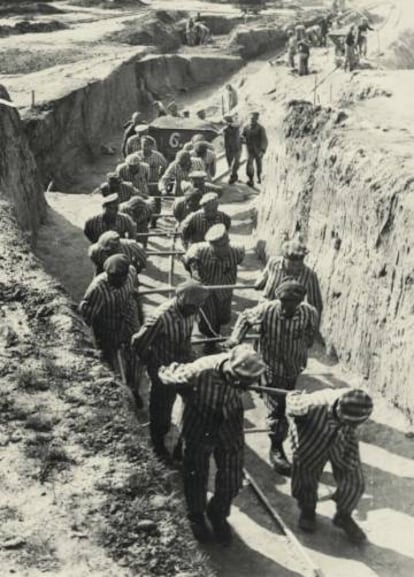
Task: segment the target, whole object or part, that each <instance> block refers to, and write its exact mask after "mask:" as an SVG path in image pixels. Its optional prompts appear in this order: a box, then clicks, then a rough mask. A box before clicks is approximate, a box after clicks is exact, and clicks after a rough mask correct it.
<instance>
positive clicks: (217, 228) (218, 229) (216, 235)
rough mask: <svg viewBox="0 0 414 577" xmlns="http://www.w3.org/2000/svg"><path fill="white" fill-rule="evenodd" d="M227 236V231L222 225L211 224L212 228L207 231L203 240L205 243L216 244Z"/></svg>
mask: <svg viewBox="0 0 414 577" xmlns="http://www.w3.org/2000/svg"><path fill="white" fill-rule="evenodd" d="M225 236H227V229H226V227H225V226H224V224H221V223H220V224H213V226H212V227H210V228H209V229H208V231H207V232H206V234H205V236H204V238H205V240H206V241H207V242H217V241H219V240H222V239H223V238H224V237H225Z"/></svg>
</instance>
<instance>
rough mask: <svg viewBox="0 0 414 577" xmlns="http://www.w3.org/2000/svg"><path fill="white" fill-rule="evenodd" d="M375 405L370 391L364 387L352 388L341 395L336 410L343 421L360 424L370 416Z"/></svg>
mask: <svg viewBox="0 0 414 577" xmlns="http://www.w3.org/2000/svg"><path fill="white" fill-rule="evenodd" d="M373 407H374V405H373V402H372V398H371V397H370V395H368V393H366V392H365V391H363V390H362V389H351V390H350V391H347V392H346V393H344V394H343V395H342V396H341V397H339V399H338V404H337V407H336V411H337V415H338V417H339V419H340V420H341V421H344V422H347V423H349V424H354V425H358V424H360V423H363V422H364V421H366V420H367V419H368V418H369V416H370V415H371V413H372V409H373Z"/></svg>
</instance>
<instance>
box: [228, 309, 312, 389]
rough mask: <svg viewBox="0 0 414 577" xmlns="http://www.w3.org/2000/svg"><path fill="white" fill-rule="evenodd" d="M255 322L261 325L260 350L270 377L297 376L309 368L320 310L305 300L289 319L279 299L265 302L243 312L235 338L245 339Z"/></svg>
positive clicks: (236, 327)
mask: <svg viewBox="0 0 414 577" xmlns="http://www.w3.org/2000/svg"><path fill="white" fill-rule="evenodd" d="M254 325H258V328H259V334H260V350H261V352H262V355H263V360H264V361H265V363H266V365H267V367H268V372H269V377H270V379H271V378H272V377H277V378H295V377H297V376H298V375H299V374H300V373H301V372H302V371H303V369H304V368H305V367H306V364H307V360H308V346H309V344H308V343H309V339H311V338H312V337H313V335H314V333H315V332H316V330H317V327H318V313H317V311H316V309H315V308H314V307H312V306H311V305H309V304H307V303H301V304H300V305H299V306H298V308H297V309H296V312H295V314H294V315H293V316H292V317H290V318H289V317H286V316H285V315H284V313H283V310H282V304H281V302H280V301H279V300H273V301H269V302H262V303H260V304H258V305H257V306H255V307H253V308H251V309H248V310H245V311H243V312H242V313H241V314H240V315H239V318H238V319H237V322H236V324H235V326H234V328H233V332H232V335H231V338H232V339H234V340H235V341H237V342H240V341H242V340H243V338H244V336H245V335H246V333H247V331H248V330H249V328H250V327H252V326H254Z"/></svg>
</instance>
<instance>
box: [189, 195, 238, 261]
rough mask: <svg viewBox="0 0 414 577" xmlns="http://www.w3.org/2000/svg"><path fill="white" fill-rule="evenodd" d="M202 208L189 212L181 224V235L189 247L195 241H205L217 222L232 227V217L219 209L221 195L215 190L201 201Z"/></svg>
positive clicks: (227, 227)
mask: <svg viewBox="0 0 414 577" xmlns="http://www.w3.org/2000/svg"><path fill="white" fill-rule="evenodd" d="M199 205H200V208H199V210H196V211H195V212H193V213H191V214H189V215H188V216H187V218H185V220H184V221H183V223H182V225H181V236H182V241H183V245H184V247H185V248H186V249H187V248H188V247H189V246H191V245H192V244H194V243H197V242H203V241H204V237H205V234H206V232H207V231H208V230H209V229H210V228H211V227H212V226H213V225H215V224H219V223H223V224H224V226H225V227H226V230H229V229H230V226H231V218H230V217H229V216H228V215H227V214H226V213H225V212H223V211H221V210H219V197H218V195H217V194H216V193H215V192H207V193H206V194H204V195H203V196H202V197H201V199H200V201H199Z"/></svg>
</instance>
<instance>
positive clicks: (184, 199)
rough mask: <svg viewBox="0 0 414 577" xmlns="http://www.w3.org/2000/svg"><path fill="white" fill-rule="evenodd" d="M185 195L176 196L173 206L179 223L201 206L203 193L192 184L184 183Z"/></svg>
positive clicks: (173, 211) (174, 214)
mask: <svg viewBox="0 0 414 577" xmlns="http://www.w3.org/2000/svg"><path fill="white" fill-rule="evenodd" d="M183 191H184V196H181V197H179V198H176V199H175V200H174V204H173V207H172V213H173V216H174V218H175V219H176V221H177V222H178V223H181V222H183V220H184V219H185V218H186V217H187V216H188V215H190V214H192V213H193V212H195V211H196V210H199V208H200V199H201V196H202V195H201V194H200V192H199V191H198V190H196V189H195V188H194V187H193V185H192V184H190V183H183Z"/></svg>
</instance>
